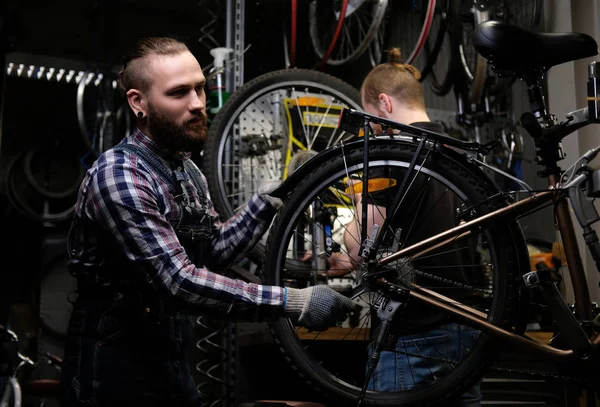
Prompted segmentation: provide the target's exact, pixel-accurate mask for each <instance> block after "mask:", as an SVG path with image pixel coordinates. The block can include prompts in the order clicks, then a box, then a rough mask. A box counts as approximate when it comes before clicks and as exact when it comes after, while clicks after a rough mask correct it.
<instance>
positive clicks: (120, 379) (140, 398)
mask: <svg viewBox="0 0 600 407" xmlns="http://www.w3.org/2000/svg"><path fill="white" fill-rule="evenodd" d="M205 82H206V80H205V78H204V75H203V74H202V69H201V68H200V64H199V63H198V61H197V60H196V58H195V57H194V55H193V54H192V53H191V52H190V51H189V49H188V48H187V46H186V45H185V44H184V43H182V42H180V41H177V40H175V39H173V38H145V39H142V40H140V41H139V42H138V44H137V45H136V46H135V47H134V49H133V50H132V52H131V54H130V55H129V57H128V58H127V59H126V60H125V63H124V65H123V69H122V70H121V72H120V74H119V77H118V83H119V86H120V87H121V89H122V90H123V92H125V94H126V96H127V101H128V103H129V107H130V108H131V110H132V111H133V113H134V115H135V116H136V118H137V129H136V130H135V132H134V133H133V134H132V135H130V136H128V137H126V138H124V139H123V140H122V141H121V142H120V143H119V144H118V145H117V146H115V147H114V148H112V149H110V150H108V151H106V152H104V153H103V154H102V155H101V156H100V157H99V158H98V160H96V162H95V163H94V165H93V166H92V168H90V170H89V171H88V172H87V174H86V176H85V178H84V180H83V182H82V184H81V187H80V190H79V195H78V199H77V203H76V206H75V216H74V219H73V223H72V226H71V230H70V233H69V242H68V251H69V256H70V263H69V269H70V271H71V272H72V273H73V274H74V275H75V276H76V277H77V294H78V296H77V300H76V301H75V303H74V306H73V312H72V315H71V319H70V321H69V328H68V334H67V338H66V345H65V356H64V364H63V367H62V374H61V384H62V386H63V390H64V392H63V396H64V397H63V403H62V405H63V406H64V407H68V406H90V407H92V406H93V407H103V406H105V407H116V406H144V407H151V406H161V407H166V406H168V407H172V406H203V405H204V402H203V400H202V396H201V395H200V393H199V392H198V389H197V388H196V384H195V383H194V380H193V378H192V376H191V373H190V368H189V366H188V364H187V361H186V347H187V345H188V343H189V340H190V334H191V329H192V327H193V322H192V321H193V319H192V316H193V315H197V314H205V315H209V316H211V317H213V318H221V319H228V320H239V321H249V322H253V321H273V320H275V319H276V318H279V317H288V318H290V319H291V320H292V321H293V322H295V323H296V324H297V325H301V326H304V327H306V328H308V329H312V330H324V329H326V328H327V327H329V326H331V325H335V323H336V322H337V321H338V320H344V319H345V318H346V314H347V313H349V312H352V311H353V310H354V303H353V302H352V301H351V300H350V299H348V298H346V297H344V296H343V295H341V294H339V293H337V292H335V291H334V290H332V289H331V288H329V287H327V286H324V285H320V286H315V287H308V288H305V289H294V288H284V287H277V286H266V285H258V284H252V283H246V282H244V281H241V280H234V279H231V278H227V277H225V276H224V275H223V274H222V272H223V271H224V270H225V269H226V268H227V266H228V265H229V264H231V263H232V262H234V261H235V260H236V258H237V257H238V256H240V255H241V254H242V253H244V252H245V250H246V249H248V248H249V247H251V246H252V245H253V244H255V243H256V242H257V241H258V240H259V239H260V237H261V236H262V235H263V233H264V232H265V230H266V229H267V227H268V226H269V224H270V222H271V220H272V218H273V216H274V215H275V212H276V211H277V209H278V208H279V207H280V206H281V204H282V202H281V200H280V199H278V198H276V197H274V196H271V195H270V194H273V191H270V190H260V189H259V191H257V193H256V194H255V195H254V196H253V197H252V198H251V200H250V202H248V204H247V205H246V206H245V207H244V208H242V209H241V210H240V211H239V212H238V213H237V214H236V215H235V216H233V217H232V218H231V219H229V220H228V221H227V222H220V221H219V218H218V216H217V214H216V213H215V211H214V208H213V205H212V202H211V200H210V196H209V195H208V190H207V188H206V180H205V178H204V175H202V173H201V172H200V170H199V169H198V168H197V167H196V166H195V165H194V163H193V162H192V161H191V159H190V155H191V153H190V152H191V151H195V150H197V149H199V148H200V146H201V143H202V142H203V141H204V139H205V138H206V135H207V117H206V111H205V108H206V95H205V93H204V87H205Z"/></svg>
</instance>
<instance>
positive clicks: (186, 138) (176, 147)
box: [148, 105, 208, 153]
mask: <svg viewBox="0 0 600 407" xmlns="http://www.w3.org/2000/svg"><path fill="white" fill-rule="evenodd" d="M148 128H149V130H150V135H151V137H152V139H153V140H154V141H155V142H156V144H158V145H159V146H160V147H161V148H163V149H165V150H166V151H168V152H170V153H174V152H183V151H197V150H201V149H202V148H203V147H204V140H206V136H207V133H208V118H207V117H206V114H205V113H203V112H200V113H197V114H194V117H193V118H192V119H190V121H187V122H185V123H183V124H177V123H175V122H174V121H173V120H171V119H169V118H168V117H166V116H165V115H164V114H163V113H161V112H159V111H158V110H155V109H154V107H153V106H152V105H149V106H148Z"/></svg>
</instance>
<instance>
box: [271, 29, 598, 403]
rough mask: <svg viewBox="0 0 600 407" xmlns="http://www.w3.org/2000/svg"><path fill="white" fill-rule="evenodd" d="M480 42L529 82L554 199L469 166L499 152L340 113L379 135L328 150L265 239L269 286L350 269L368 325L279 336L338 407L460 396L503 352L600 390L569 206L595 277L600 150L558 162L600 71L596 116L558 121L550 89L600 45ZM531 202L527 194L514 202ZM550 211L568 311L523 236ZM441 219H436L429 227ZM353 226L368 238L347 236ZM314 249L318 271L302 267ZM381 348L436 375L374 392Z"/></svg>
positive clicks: (479, 33) (513, 33)
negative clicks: (543, 317)
mask: <svg viewBox="0 0 600 407" xmlns="http://www.w3.org/2000/svg"><path fill="white" fill-rule="evenodd" d="M473 44H474V46H475V47H476V48H477V50H478V52H480V53H481V54H482V55H483V56H484V57H485V58H486V59H488V60H489V61H490V64H491V66H492V67H493V69H494V70H496V72H497V73H499V74H502V75H507V74H511V75H515V76H517V77H519V78H521V79H523V80H525V81H526V83H527V85H528V87H529V92H528V94H529V97H530V104H531V110H532V111H531V112H528V113H524V114H523V116H522V118H521V122H522V125H523V127H524V128H525V129H526V130H527V131H528V133H529V134H530V135H531V136H532V137H533V139H534V142H535V145H536V150H537V159H536V160H537V162H538V164H540V165H541V166H542V167H543V170H542V171H540V175H541V176H543V177H546V178H548V184H549V188H548V189H547V190H544V191H533V190H532V189H531V188H530V187H528V185H527V184H525V183H522V184H521V185H522V186H523V188H524V191H513V192H514V193H513V192H510V191H509V192H507V191H502V190H500V189H499V188H498V187H497V185H496V184H495V182H494V181H492V180H491V179H490V178H489V177H488V176H487V175H486V173H485V172H484V171H483V170H482V168H481V166H480V164H479V162H478V160H476V159H475V158H474V156H476V155H477V154H486V153H489V152H490V151H491V150H492V149H493V148H494V144H495V141H492V142H489V143H484V144H481V143H478V142H468V141H461V140H457V139H453V138H450V137H448V136H445V135H443V134H438V133H434V132H431V131H428V130H424V129H421V128H416V127H412V126H408V125H403V124H400V123H395V122H392V121H389V120H385V119H382V118H379V117H376V116H372V115H368V114H366V113H361V112H359V111H356V110H352V109H345V110H343V112H342V113H341V115H340V120H339V123H338V126H339V128H340V129H341V130H344V131H346V132H348V133H352V134H355V135H356V134H358V133H359V131H360V130H362V131H363V132H364V134H366V135H368V134H370V126H371V125H379V126H382V128H383V130H384V132H383V133H382V134H381V135H379V136H369V137H361V138H360V139H356V140H351V141H347V142H345V143H342V144H341V145H336V146H334V147H331V148H328V149H325V150H323V151H321V152H320V153H319V154H318V155H317V156H315V157H314V158H312V159H311V160H309V161H308V162H306V163H305V164H303V165H302V166H301V167H300V168H298V169H297V170H296V171H295V172H294V173H293V174H291V175H290V176H289V177H288V179H287V180H286V181H285V182H284V183H283V185H282V186H281V187H280V189H279V191H278V192H277V195H278V196H281V197H286V201H285V203H284V206H283V208H282V209H281V210H280V212H279V214H278V215H277V217H276V218H275V220H274V223H273V225H272V227H271V229H270V232H269V238H268V242H267V250H266V253H265V257H264V263H263V272H264V273H265V275H266V277H267V283H269V284H276V285H281V286H293V287H305V286H307V285H314V284H328V283H329V278H328V269H327V260H328V259H329V258H330V257H332V256H338V257H339V256H342V257H343V256H346V261H347V263H346V264H347V270H346V271H347V274H346V276H345V277H344V279H343V280H342V282H343V283H344V285H343V286H342V287H341V288H340V289H341V291H343V292H345V293H347V295H348V296H349V297H350V298H353V299H354V300H355V301H356V302H357V303H360V304H361V305H363V310H362V311H361V312H360V313H359V315H356V316H353V317H352V318H349V319H347V320H346V321H344V322H342V323H340V324H339V325H338V326H335V327H332V328H330V329H328V330H327V331H324V332H308V331H306V330H305V329H302V328H297V327H295V326H293V325H292V323H291V322H290V321H289V320H287V319H281V320H279V321H277V322H275V323H274V324H273V325H272V330H273V332H274V335H275V338H276V341H277V343H278V344H279V346H280V348H281V350H282V351H283V352H284V353H285V354H286V357H287V358H288V359H289V360H290V361H291V362H292V364H293V366H294V367H295V368H296V369H297V370H298V372H299V373H300V374H301V376H303V377H304V378H305V379H306V380H307V381H308V382H309V383H312V384H313V385H314V386H315V387H316V388H317V389H318V390H321V391H322V392H323V394H324V395H326V396H327V397H329V398H331V399H333V400H335V403H336V405H351V404H356V403H357V402H358V404H359V405H361V403H362V405H367V406H387V405H389V406H392V405H403V406H404V405H427V404H431V403H435V402H440V401H441V400H445V399H447V398H451V397H453V396H455V395H459V394H462V392H463V391H464V390H465V389H467V388H469V387H470V386H472V385H473V383H475V382H477V381H478V380H480V379H481V377H482V376H483V374H484V372H485V370H486V368H488V367H489V366H491V365H492V364H493V362H494V359H495V357H496V356H497V354H498V348H497V346H499V345H503V346H506V347H507V348H511V349H519V350H520V351H521V352H522V354H524V355H527V357H529V358H530V359H531V358H532V357H533V356H535V358H536V361H537V362H545V363H546V362H547V363H550V364H551V365H550V366H544V369H545V370H543V371H527V372H522V373H523V374H528V375H529V374H532V375H533V374H535V375H541V377H546V376H545V375H549V376H551V377H558V378H561V379H572V380H575V382H576V383H577V384H578V385H579V386H580V387H581V388H582V389H592V390H598V389H599V386H598V384H599V383H600V380H598V379H599V377H598V373H595V372H596V369H595V366H594V363H597V361H598V344H599V343H600V335H597V332H599V331H600V316H598V309H597V308H596V307H593V306H592V303H591V300H590V296H589V292H588V289H587V283H586V280H585V274H584V271H583V266H582V261H581V258H580V255H579V251H578V247H577V242H576V239H575V234H574V228H573V223H572V220H571V218H570V214H569V205H568V202H567V199H568V200H569V201H570V202H571V207H572V208H573V210H574V212H575V214H576V217H577V220H578V221H579V223H580V225H581V227H582V229H583V232H584V236H585V240H586V243H587V245H588V248H589V250H590V253H591V254H592V256H593V258H594V260H595V261H596V264H597V265H598V266H599V267H598V268H599V270H600V243H599V242H598V238H597V236H596V234H595V232H594V231H593V230H592V229H591V227H590V225H592V224H593V223H595V222H597V221H598V220H600V216H599V215H598V213H597V211H596V210H595V208H594V206H593V202H592V201H590V200H589V199H588V197H590V199H593V198H596V197H599V196H600V170H594V169H592V168H590V167H589V166H588V163H589V162H590V161H591V160H592V159H593V158H594V157H596V156H597V155H598V154H599V153H600V147H598V148H595V149H593V150H590V151H588V152H587V153H586V154H584V155H583V156H582V157H580V158H579V159H578V160H577V161H576V163H575V164H574V165H573V166H571V167H570V168H568V169H567V170H566V171H562V170H561V169H560V167H558V165H557V162H558V161H560V160H561V159H562V158H564V156H563V154H562V150H561V148H560V143H561V141H562V139H563V138H565V137H566V136H567V135H569V134H571V133H572V132H574V131H576V130H577V129H579V128H581V127H583V126H585V125H588V124H591V123H600V86H599V82H598V81H599V80H600V79H598V78H599V76H600V75H599V73H598V71H597V64H595V63H594V64H591V65H590V72H591V74H590V82H591V83H592V85H591V86H590V87H589V95H588V107H587V108H585V109H580V110H576V111H574V112H572V113H571V114H569V115H568V116H567V120H566V121H564V122H560V123H559V122H558V121H557V120H556V118H555V117H554V116H552V115H551V114H550V113H549V112H548V111H547V108H546V104H545V100H544V96H543V92H542V90H541V79H542V77H543V75H544V74H545V72H546V71H547V70H548V69H549V68H551V67H552V66H555V65H558V64H562V63H565V62H569V61H572V60H576V59H580V58H584V57H589V56H593V55H597V54H598V46H597V44H596V42H595V41H594V40H593V39H592V38H591V37H589V36H586V35H584V34H550V35H548V34H543V33H542V34H537V33H533V32H531V31H528V30H526V29H523V28H517V27H514V26H510V25H507V24H506V23H501V22H498V21H487V22H484V23H482V24H481V25H479V27H478V28H477V30H476V32H475V35H474V38H473ZM548 49H552V52H545V50H548ZM388 132H390V133H391V134H388ZM396 133H399V134H396ZM523 192H525V195H527V197H526V198H521V199H518V198H520V195H523ZM363 203H367V204H365V205H363ZM550 205H554V213H555V217H556V224H557V225H558V228H559V230H560V234H561V236H562V239H563V243H564V248H565V252H566V253H565V255H566V259H567V264H568V271H569V274H570V275H571V280H572V284H573V289H574V293H575V305H574V308H573V309H572V308H571V307H570V306H569V305H567V304H566V303H565V301H564V300H563V298H562V296H561V294H560V292H559V289H558V288H557V285H556V283H557V282H558V281H559V280H560V274H559V273H558V271H557V270H556V269H555V268H553V267H549V266H546V265H544V264H542V263H540V264H536V265H534V266H535V270H536V271H531V270H532V267H531V265H530V259H529V255H528V252H527V247H526V244H525V239H524V236H523V233H522V231H521V229H520V227H519V224H518V220H519V219H520V218H521V217H523V216H525V215H528V214H530V213H532V212H535V211H536V210H539V209H541V208H545V207H547V206H550ZM432 219H439V220H441V221H439V222H434V223H433V227H432V222H431V220H432ZM377 222H379V223H377ZM421 225H427V227H421ZM352 228H355V229H356V230H357V231H358V234H357V235H355V236H349V237H348V236H347V235H348V234H349V231H351V230H353V229H352ZM351 239H356V242H357V243H359V244H360V251H359V252H358V253H353V252H350V251H349V250H348V249H347V247H348V245H347V242H349V241H350V242H351ZM309 252H310V253H311V256H310V260H309V261H304V259H306V258H307V256H306V255H307V254H308V253H309ZM534 289H539V290H540V291H541V293H542V294H543V297H544V298H545V301H546V304H547V307H548V309H549V310H550V311H551V312H552V315H553V317H554V320H555V324H556V331H555V333H554V336H553V338H552V340H551V341H550V342H549V343H545V342H542V341H540V340H537V339H535V338H534V337H533V336H532V335H531V334H529V333H527V332H526V326H527V322H528V317H527V315H528V311H529V309H530V305H531V304H530V300H529V298H530V295H531V293H532V290H534ZM424 323H425V324H426V326H427V327H428V328H427V329H429V328H430V327H432V326H435V327H441V328H443V327H447V326H459V327H463V326H465V327H470V329H472V330H473V331H474V334H473V336H472V338H471V340H472V344H468V343H467V341H464V340H463V338H462V337H461V336H457V335H456V334H454V333H453V332H454V331H453V330H451V329H449V328H448V330H447V331H448V332H447V335H448V336H449V337H450V338H451V339H452V340H453V341H454V343H455V344H456V345H455V346H453V347H452V348H451V349H443V350H442V349H434V350H433V351H431V352H430V353H428V354H424V353H421V352H420V351H419V338H420V336H421V335H422V331H423V330H424V329H425V328H424V326H423V324H424ZM390 338H391V339H393V340H392V341H390ZM404 338H407V339H404ZM398 340H400V341H402V345H399V344H398V343H399V342H398ZM405 340H406V342H404V341H405ZM340 349H342V350H343V351H344V352H346V354H351V355H352V356H351V357H346V358H345V359H344V360H342V359H341V358H335V359H334V358H332V354H334V353H335V352H336V351H340ZM382 351H388V352H394V354H395V355H396V357H397V360H398V362H397V363H400V362H399V360H402V362H403V365H408V373H407V374H408V375H410V374H411V373H410V371H411V370H410V367H411V363H419V364H420V365H421V366H425V370H426V369H430V370H429V371H430V374H429V375H427V377H426V378H425V381H424V382H423V383H421V385H419V383H415V384H413V385H412V387H409V388H406V390H405V391H398V390H395V391H371V390H369V389H370V388H372V386H373V384H374V381H376V380H377V378H376V377H375V378H372V377H371V374H372V372H373V370H374V369H376V367H377V363H378V360H379V356H380V354H381V352H382ZM447 354H452V356H447ZM537 367H538V366H536V369H537ZM392 369H394V368H392ZM392 371H394V370H392Z"/></svg>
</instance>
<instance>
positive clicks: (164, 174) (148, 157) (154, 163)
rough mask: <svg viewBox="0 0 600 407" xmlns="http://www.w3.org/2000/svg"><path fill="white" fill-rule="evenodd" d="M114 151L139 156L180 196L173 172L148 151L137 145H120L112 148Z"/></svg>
mask: <svg viewBox="0 0 600 407" xmlns="http://www.w3.org/2000/svg"><path fill="white" fill-rule="evenodd" d="M112 150H113V151H127V152H129V153H131V154H134V155H137V156H138V157H140V158H141V159H142V160H144V161H145V162H146V164H148V165H149V166H150V167H151V168H152V169H153V170H154V171H155V172H156V173H158V174H159V175H160V176H161V178H162V179H163V181H165V182H166V183H167V184H168V185H169V186H170V187H171V188H173V189H174V190H175V191H177V192H178V194H179V189H180V186H179V184H178V183H177V182H175V181H176V178H175V176H173V171H172V170H171V169H170V168H168V167H167V166H166V165H165V164H164V163H163V162H162V161H161V160H160V159H158V158H157V157H155V156H154V155H152V154H150V152H148V150H146V149H144V148H142V147H140V146H136V145H135V144H118V145H116V146H115V147H113V148H112Z"/></svg>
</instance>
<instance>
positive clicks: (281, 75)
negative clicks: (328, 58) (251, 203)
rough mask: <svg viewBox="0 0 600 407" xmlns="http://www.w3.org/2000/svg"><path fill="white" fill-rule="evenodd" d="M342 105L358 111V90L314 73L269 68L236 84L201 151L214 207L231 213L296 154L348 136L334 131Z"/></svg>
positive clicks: (278, 176) (280, 174)
mask: <svg viewBox="0 0 600 407" xmlns="http://www.w3.org/2000/svg"><path fill="white" fill-rule="evenodd" d="M343 107H351V108H354V109H360V93H359V92H358V91H357V90H356V89H355V88H354V87H352V86H351V85H349V84H347V83H346V82H343V81H341V80H339V79H337V78H335V77H333V76H331V75H327V74H325V73H322V72H317V71H311V70H302V69H286V70H280V71H275V72H270V73H267V74H265V75H262V76H259V77H258V78H255V79H253V80H252V81H250V82H248V83H247V84H245V85H244V86H243V87H242V88H240V89H239V90H238V91H237V92H236V93H235V94H234V95H232V97H230V98H229V100H228V101H227V102H226V103H225V105H224V106H223V107H222V109H221V110H220V111H219V113H218V114H217V116H216V117H215V120H214V122H213V123H212V125H211V127H210V129H209V132H208V138H207V141H206V145H205V149H204V151H205V165H204V172H205V175H206V178H207V182H208V187H209V190H210V193H211V197H212V199H213V201H214V204H215V207H216V209H217V211H219V213H220V214H221V215H222V216H224V217H228V216H231V215H232V214H233V213H234V212H235V211H236V209H237V208H238V207H240V206H241V205H243V204H245V203H246V202H248V200H249V199H250V198H251V196H252V195H253V194H254V193H255V192H256V191H257V190H258V187H259V186H260V185H261V184H262V183H264V182H268V181H273V180H279V179H283V178H285V177H286V176H287V172H288V170H289V165H290V163H292V159H293V157H294V156H295V155H297V153H298V152H300V151H307V150H311V151H321V150H322V149H324V148H327V147H329V146H331V145H334V144H336V143H339V142H340V141H343V140H346V139H348V138H351V137H353V135H352V134H349V133H346V132H344V131H341V130H339V129H337V120H338V115H339V112H340V110H341V108H343Z"/></svg>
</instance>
